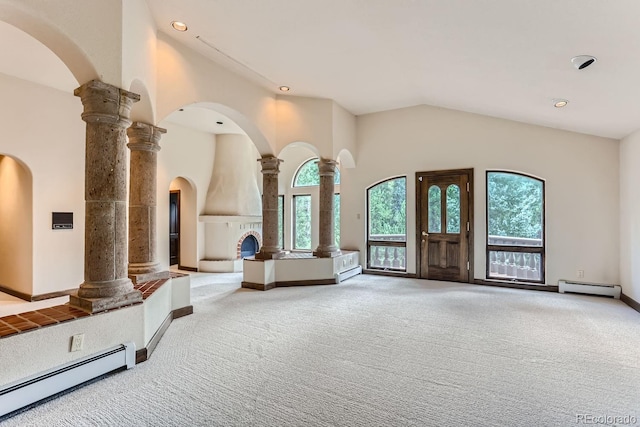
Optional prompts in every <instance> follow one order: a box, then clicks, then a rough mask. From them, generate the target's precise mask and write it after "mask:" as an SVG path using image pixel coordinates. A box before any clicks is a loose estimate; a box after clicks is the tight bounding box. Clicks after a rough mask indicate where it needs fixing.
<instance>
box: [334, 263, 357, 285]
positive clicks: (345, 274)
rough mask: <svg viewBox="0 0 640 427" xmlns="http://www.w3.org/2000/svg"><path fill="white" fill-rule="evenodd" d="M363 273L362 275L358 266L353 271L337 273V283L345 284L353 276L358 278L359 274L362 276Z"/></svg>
mask: <svg viewBox="0 0 640 427" xmlns="http://www.w3.org/2000/svg"><path fill="white" fill-rule="evenodd" d="M361 273H362V267H361V266H357V267H354V268H352V269H349V270H346V271H343V272H342V273H336V274H335V279H336V283H341V282H344V281H345V280H347V279H350V278H352V277H353V276H357V275H358V274H361Z"/></svg>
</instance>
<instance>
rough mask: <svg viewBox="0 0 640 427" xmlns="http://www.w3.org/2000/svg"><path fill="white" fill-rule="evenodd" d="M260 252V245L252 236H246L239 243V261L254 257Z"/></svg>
mask: <svg viewBox="0 0 640 427" xmlns="http://www.w3.org/2000/svg"><path fill="white" fill-rule="evenodd" d="M258 250H260V244H259V243H258V239H256V238H255V237H254V236H253V235H252V234H249V235H248V236H246V237H245V238H244V239H243V240H242V242H241V243H240V259H245V258H248V257H252V256H254V255H255V254H256V253H257V252H258Z"/></svg>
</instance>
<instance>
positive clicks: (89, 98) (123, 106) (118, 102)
mask: <svg viewBox="0 0 640 427" xmlns="http://www.w3.org/2000/svg"><path fill="white" fill-rule="evenodd" d="M73 94H74V95H75V96H79V97H80V99H81V100H82V105H83V106H84V112H83V113H82V120H84V121H85V122H87V123H88V122H94V123H109V124H115V125H118V126H121V127H128V126H129V125H130V124H131V120H130V119H129V117H130V114H131V107H132V106H133V103H134V102H138V101H140V95H138V94H136V93H133V92H129V91H126V90H124V89H120V88H119V87H116V86H113V85H110V84H108V83H104V82H101V81H100V80H91V81H90V82H87V83H85V84H83V85H82V86H80V87H79V88H77V89H76V90H74V91H73Z"/></svg>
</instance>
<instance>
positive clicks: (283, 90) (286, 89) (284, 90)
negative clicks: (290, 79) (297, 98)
mask: <svg viewBox="0 0 640 427" xmlns="http://www.w3.org/2000/svg"><path fill="white" fill-rule="evenodd" d="M290 90H291V88H290V87H289V86H280V91H282V92H289V91H290Z"/></svg>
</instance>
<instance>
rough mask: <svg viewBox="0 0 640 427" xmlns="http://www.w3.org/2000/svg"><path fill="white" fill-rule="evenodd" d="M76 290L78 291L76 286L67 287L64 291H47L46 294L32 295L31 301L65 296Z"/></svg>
mask: <svg viewBox="0 0 640 427" xmlns="http://www.w3.org/2000/svg"><path fill="white" fill-rule="evenodd" d="M77 291H78V288H75V289H67V290H66V291H58V292H49V293H46V294H40V295H33V296H31V301H42V300H45V299H50V298H58V297H66V296H68V295H71V294H74V293H76V292H77Z"/></svg>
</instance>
